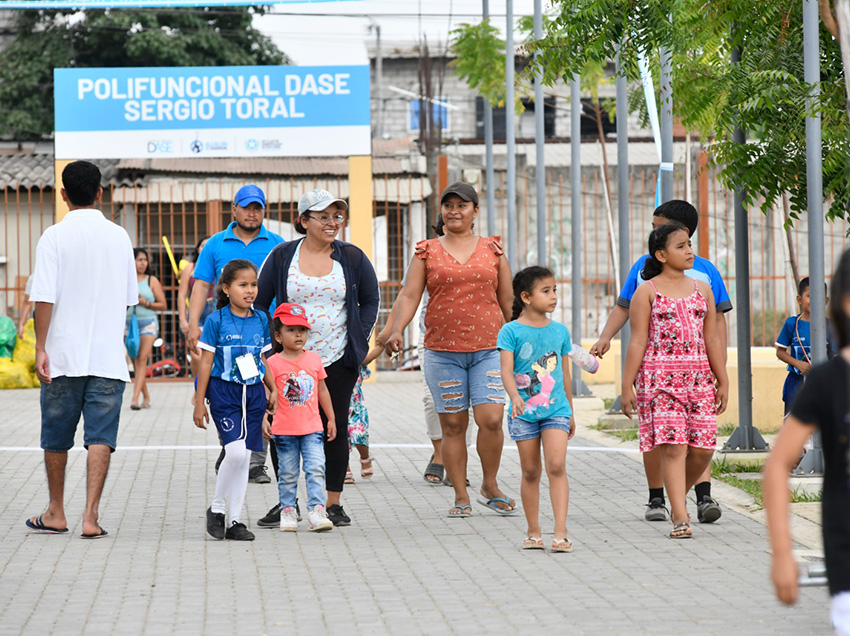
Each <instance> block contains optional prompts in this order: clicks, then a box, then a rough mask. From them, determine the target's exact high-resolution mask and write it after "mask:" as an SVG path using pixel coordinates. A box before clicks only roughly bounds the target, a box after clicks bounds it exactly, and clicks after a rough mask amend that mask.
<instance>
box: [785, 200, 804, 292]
mask: <svg viewBox="0 0 850 636" xmlns="http://www.w3.org/2000/svg"><path fill="white" fill-rule="evenodd" d="M782 216H783V218H784V219H785V225H784V226H783V230H784V231H785V240H786V241H787V242H788V264H789V265H790V266H791V273H792V274H793V275H794V291H795V292H796V290H797V288H798V286H799V285H800V272H799V271H798V269H797V252H796V250H794V241H792V240H791V225H790V221H791V201H789V200H788V193H787V192H783V193H782Z"/></svg>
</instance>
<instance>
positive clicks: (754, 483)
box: [711, 471, 764, 508]
mask: <svg viewBox="0 0 850 636" xmlns="http://www.w3.org/2000/svg"><path fill="white" fill-rule="evenodd" d="M711 476H712V477H714V478H716V479H717V480H719V481H722V482H724V483H726V484H729V485H730V486H735V488H738V489H739V490H743V491H744V492H745V493H747V494H748V495H750V496H751V497H752V498H753V499H754V500H755V503H756V506H758V507H759V508H761V507H762V506H763V505H764V493H763V492H762V489H761V481H759V480H757V479H743V478H741V477H738V476H737V475H733V474H730V473H720V474H718V475H716V476H715V474H714V471H712V473H711Z"/></svg>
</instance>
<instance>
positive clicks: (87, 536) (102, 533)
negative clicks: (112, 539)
mask: <svg viewBox="0 0 850 636" xmlns="http://www.w3.org/2000/svg"><path fill="white" fill-rule="evenodd" d="M108 534H109V533H108V532H107V531H106V530H104V529H103V528H101V529H100V532H95V533H94V534H86V533H85V532H84V533H82V534H81V535H80V538H81V539H103V537H105V536H106V535H108Z"/></svg>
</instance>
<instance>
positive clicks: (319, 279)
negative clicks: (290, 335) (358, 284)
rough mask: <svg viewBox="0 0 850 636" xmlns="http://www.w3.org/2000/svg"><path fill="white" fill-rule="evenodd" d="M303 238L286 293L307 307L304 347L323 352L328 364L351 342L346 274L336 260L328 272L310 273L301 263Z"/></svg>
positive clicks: (287, 281)
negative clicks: (306, 332) (307, 331)
mask: <svg viewBox="0 0 850 636" xmlns="http://www.w3.org/2000/svg"><path fill="white" fill-rule="evenodd" d="M303 244H304V242H303V241H301V242H300V243H299V244H298V247H297V248H296V250H295V254H294V255H293V256H292V263H291V264H290V265H289V272H288V274H289V276H288V277H287V280H286V296H287V300H288V301H289V302H291V303H297V304H299V305H301V306H302V307H304V311H305V312H306V313H307V321H308V322H309V323H310V332H309V333H308V334H307V343H306V344H305V345H304V348H305V349H307V350H308V351H313V352H315V353H318V354H319V357H320V358H321V359H322V364H324V365H325V366H326V367H328V366H330V365H331V364H333V363H334V362H336V361H337V360H339V359H340V358H341V357H342V356H343V354H344V353H345V347H346V345H347V344H348V310H347V309H346V307H345V274H344V273H343V271H342V265H340V264H339V261H333V267H332V268H331V273H330V274H328V275H327V276H307V274H305V273H303V272H302V271H301V268H300V267H299V266H298V260H299V258H300V257H301V246H302V245H303Z"/></svg>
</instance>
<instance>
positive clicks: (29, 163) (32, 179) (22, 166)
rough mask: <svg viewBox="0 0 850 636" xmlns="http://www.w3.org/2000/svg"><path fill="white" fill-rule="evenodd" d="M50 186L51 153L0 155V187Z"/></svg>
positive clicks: (51, 183)
mask: <svg viewBox="0 0 850 636" xmlns="http://www.w3.org/2000/svg"><path fill="white" fill-rule="evenodd" d="M52 187H53V155H0V189H4V190H5V189H6V188H10V189H13V190H15V189H18V188H27V189H30V188H42V189H43V188H52Z"/></svg>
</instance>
